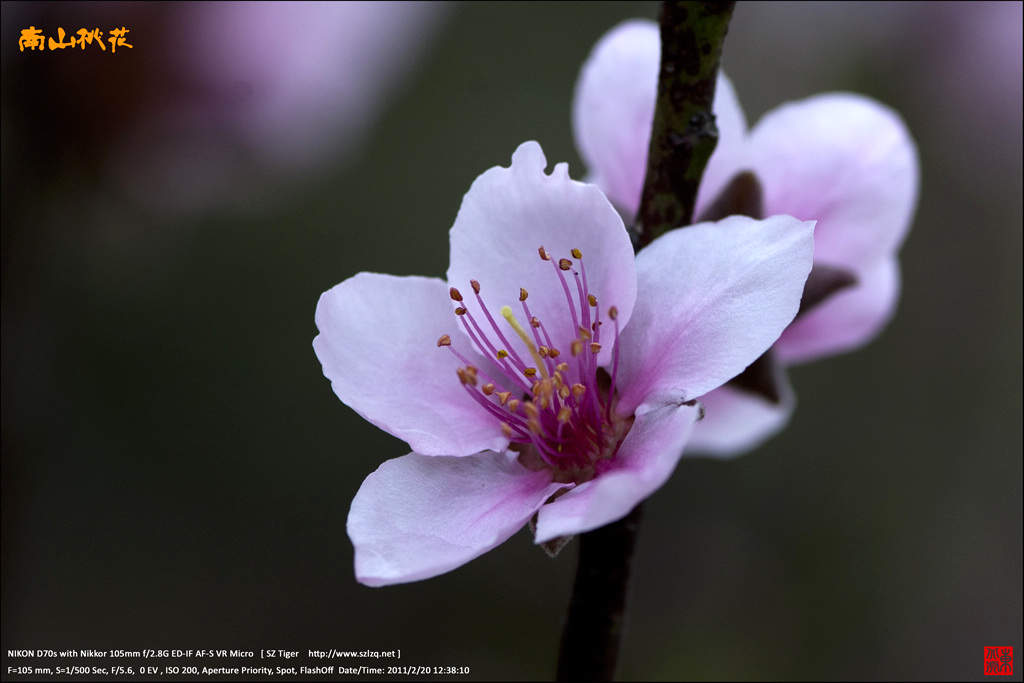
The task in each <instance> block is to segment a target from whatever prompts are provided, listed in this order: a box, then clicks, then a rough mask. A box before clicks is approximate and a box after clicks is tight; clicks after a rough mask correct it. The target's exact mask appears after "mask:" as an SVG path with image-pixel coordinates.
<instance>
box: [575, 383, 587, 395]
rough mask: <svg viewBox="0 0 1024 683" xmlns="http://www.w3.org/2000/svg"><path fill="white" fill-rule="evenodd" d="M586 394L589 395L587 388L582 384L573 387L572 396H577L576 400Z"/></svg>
mask: <svg viewBox="0 0 1024 683" xmlns="http://www.w3.org/2000/svg"><path fill="white" fill-rule="evenodd" d="M585 393H587V388H586V387H585V386H583V385H582V384H573V385H572V395H573V396H575V397H576V398H579V397H580V396H582V395H583V394H585Z"/></svg>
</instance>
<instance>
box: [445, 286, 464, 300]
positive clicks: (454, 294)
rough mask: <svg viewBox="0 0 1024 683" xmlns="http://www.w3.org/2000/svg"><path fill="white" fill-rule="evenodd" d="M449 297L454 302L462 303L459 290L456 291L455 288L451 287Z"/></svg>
mask: <svg viewBox="0 0 1024 683" xmlns="http://www.w3.org/2000/svg"><path fill="white" fill-rule="evenodd" d="M448 296H450V297H451V298H452V301H462V295H461V294H459V290H457V289H455V288H454V287H451V288H450V289H449V290H448Z"/></svg>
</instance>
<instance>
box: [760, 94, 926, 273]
mask: <svg viewBox="0 0 1024 683" xmlns="http://www.w3.org/2000/svg"><path fill="white" fill-rule="evenodd" d="M750 155H751V163H752V164H753V166H754V169H755V171H756V173H757V176H758V178H759V179H760V180H761V183H762V185H763V187H764V210H765V214H767V215H772V214H787V215H790V216H795V217H797V218H800V219H802V220H815V221H817V222H818V224H817V227H816V228H815V231H814V250H815V255H814V257H815V260H817V261H820V262H822V263H828V264H832V265H836V266H842V267H845V268H848V269H852V270H854V271H860V270H861V269H863V268H868V267H872V266H874V265H875V264H877V263H879V262H880V261H882V260H884V259H887V258H890V257H891V256H892V255H893V254H895V253H896V250H897V249H898V248H899V246H900V244H901V243H902V242H903V238H904V237H905V236H906V233H907V230H908V229H909V228H910V222H911V218H912V217H913V213H914V206H915V205H916V203H917V193H918V184H919V181H918V175H919V170H918V160H917V149H916V147H915V145H914V141H913V140H912V139H911V137H910V133H909V132H908V131H907V127H906V125H904V123H903V120H902V119H901V118H900V117H899V115H898V114H897V113H896V112H894V111H893V110H891V109H889V108H888V107H885V106H883V105H881V104H879V103H878V102H875V101H874V100H871V99H868V98H866V97H863V96H860V95H853V94H847V93H833V94H828V95H819V96H817V97H812V98H810V99H806V100H803V101H800V102H792V103H789V104H785V105H783V106H781V107H779V108H778V109H775V110H773V111H771V112H769V113H768V114H766V115H765V116H764V118H763V119H761V121H760V122H758V124H757V126H755V127H754V129H753V130H752V131H751V134H750Z"/></svg>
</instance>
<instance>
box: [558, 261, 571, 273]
mask: <svg viewBox="0 0 1024 683" xmlns="http://www.w3.org/2000/svg"><path fill="white" fill-rule="evenodd" d="M558 267H559V268H561V269H562V270H569V269H570V268H572V261H570V260H569V259H567V258H560V259H558Z"/></svg>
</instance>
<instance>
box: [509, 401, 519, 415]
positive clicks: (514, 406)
mask: <svg viewBox="0 0 1024 683" xmlns="http://www.w3.org/2000/svg"><path fill="white" fill-rule="evenodd" d="M518 408H519V399H518V398H514V399H512V400H511V401H509V402H508V412H510V413H514V412H516V410H518Z"/></svg>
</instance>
